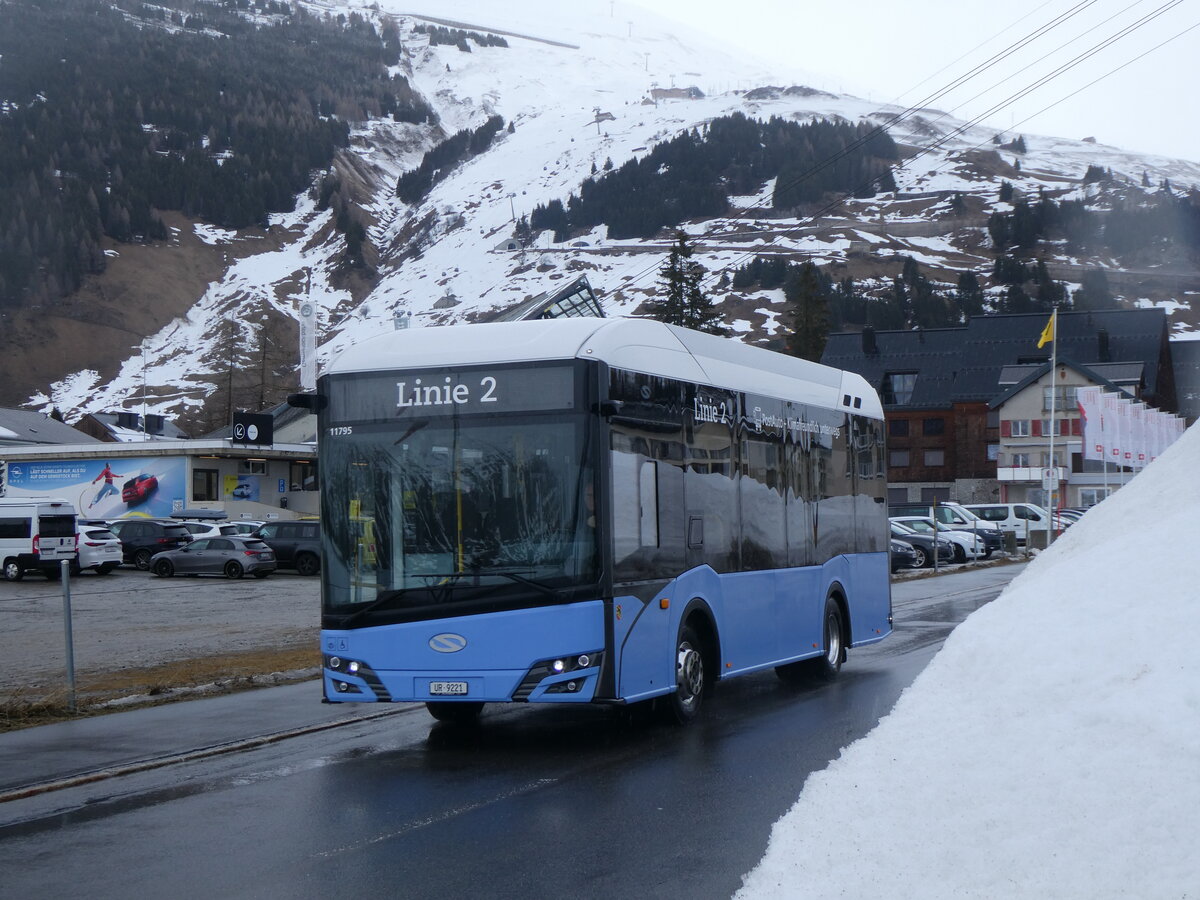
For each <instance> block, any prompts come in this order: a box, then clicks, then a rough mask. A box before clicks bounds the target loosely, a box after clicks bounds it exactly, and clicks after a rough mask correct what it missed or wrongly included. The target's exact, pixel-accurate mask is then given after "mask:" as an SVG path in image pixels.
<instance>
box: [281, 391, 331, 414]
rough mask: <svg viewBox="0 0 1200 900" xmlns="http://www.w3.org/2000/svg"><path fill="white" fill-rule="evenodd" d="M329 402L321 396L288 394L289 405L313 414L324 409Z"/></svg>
mask: <svg viewBox="0 0 1200 900" xmlns="http://www.w3.org/2000/svg"><path fill="white" fill-rule="evenodd" d="M327 402H328V400H327V399H326V398H325V397H323V396H321V395H320V394H288V398H287V405H288V406H294V407H296V408H297V409H307V410H311V411H312V412H317V411H318V410H321V409H324V408H325V404H326V403H327Z"/></svg>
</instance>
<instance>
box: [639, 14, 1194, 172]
mask: <svg viewBox="0 0 1200 900" xmlns="http://www.w3.org/2000/svg"><path fill="white" fill-rule="evenodd" d="M639 5H640V6H643V7H645V8H647V9H651V10H654V11H655V12H657V13H659V14H660V15H663V16H668V17H671V18H674V19H679V20H681V21H686V22H689V23H690V24H691V25H692V26H693V27H695V28H698V29H701V30H703V31H706V32H709V33H711V34H713V35H716V36H718V37H720V38H722V39H723V40H725V41H726V42H728V43H729V44H735V45H740V46H742V47H746V48H753V50H752V52H755V53H756V54H757V55H758V56H759V57H760V59H761V60H762V61H764V62H766V61H768V60H772V61H778V63H779V66H780V72H781V75H782V74H786V73H787V72H788V70H789V68H796V69H801V70H807V71H808V72H811V73H820V75H818V76H817V77H814V78H813V79H812V80H814V81H818V82H819V83H817V84H814V85H813V86H814V87H820V88H824V89H827V90H842V91H846V92H849V93H855V94H858V95H859V96H867V97H869V98H870V99H873V100H879V101H893V100H894V101H898V102H900V103H901V104H904V105H912V104H916V103H920V102H922V101H925V100H926V99H927V98H929V97H930V96H931V95H933V94H935V93H936V92H938V91H939V90H941V89H942V88H944V87H946V86H947V85H950V84H951V83H953V82H954V81H955V80H956V79H958V78H960V77H962V76H964V75H966V74H967V73H969V72H970V71H971V70H972V69H973V68H974V67H976V66H978V65H980V64H983V63H985V62H987V61H988V60H990V59H991V58H992V57H994V56H996V55H997V54H1003V53H1004V51H1005V50H1006V49H1007V48H1008V47H1009V46H1010V45H1012V44H1015V43H1018V42H1021V41H1023V40H1024V39H1026V38H1028V37H1030V36H1031V35H1033V34H1034V33H1035V32H1037V31H1039V29H1042V28H1044V27H1045V26H1047V25H1049V24H1050V23H1051V22H1052V21H1053V20H1055V19H1056V18H1058V17H1060V16H1065V17H1066V18H1064V21H1063V22H1062V24H1060V25H1058V26H1057V27H1054V28H1052V29H1050V30H1049V31H1047V32H1046V33H1045V34H1043V35H1042V36H1040V37H1037V38H1036V39H1034V40H1033V41H1031V42H1030V43H1028V44H1027V45H1026V46H1023V47H1021V48H1019V49H1017V50H1014V51H1013V52H1012V53H1010V54H1009V55H1008V56H1007V57H1006V58H1005V59H1003V60H1001V61H999V62H997V63H996V64H994V65H993V66H992V67H990V68H989V69H988V70H987V71H986V72H984V73H982V74H980V75H979V76H977V77H975V78H973V79H971V80H970V81H969V82H967V83H965V84H963V85H961V86H960V87H958V88H956V89H955V90H953V91H952V92H951V93H950V94H948V95H946V96H945V97H941V98H938V99H936V100H933V101H932V102H931V103H930V104H929V105H932V106H936V107H938V108H939V109H945V110H947V111H950V112H953V113H954V114H955V115H957V116H959V117H960V118H964V119H965V118H970V117H973V116H975V115H979V114H981V113H984V112H985V111H987V110H989V109H990V108H992V107H993V106H996V105H997V104H1000V103H1003V102H1004V101H1005V100H1006V99H1007V98H1008V97H1009V96H1010V95H1013V94H1016V93H1018V92H1020V91H1022V90H1023V89H1024V88H1026V87H1027V86H1029V85H1031V84H1032V83H1033V82H1035V81H1037V80H1039V79H1041V78H1043V77H1045V76H1050V75H1051V74H1052V73H1053V71H1054V70H1055V69H1057V68H1058V67H1060V66H1063V65H1066V64H1068V63H1070V62H1071V61H1072V60H1073V59H1075V58H1076V57H1079V56H1081V55H1086V54H1089V53H1090V51H1092V50H1093V48H1096V46H1097V45H1099V44H1102V43H1105V42H1107V41H1109V40H1110V39H1111V38H1113V37H1114V36H1115V35H1116V34H1117V33H1118V32H1120V31H1122V30H1123V29H1125V28H1128V27H1130V26H1133V25H1134V24H1135V23H1137V22H1138V20H1140V19H1142V18H1144V17H1148V16H1153V15H1154V14H1155V13H1156V12H1159V11H1160V10H1164V6H1165V7H1167V8H1166V9H1165V10H1164V11H1162V12H1161V14H1160V15H1158V17H1157V18H1154V19H1153V20H1152V21H1150V22H1148V23H1147V24H1145V25H1144V26H1142V27H1140V28H1137V29H1135V30H1133V31H1131V33H1130V34H1129V35H1128V36H1126V37H1123V38H1120V39H1118V40H1115V41H1113V42H1112V43H1111V44H1110V45H1109V46H1106V47H1104V48H1101V49H1098V50H1096V52H1095V53H1094V54H1092V55H1090V57H1089V58H1087V59H1084V60H1082V61H1080V62H1079V63H1078V64H1077V65H1075V66H1074V67H1073V68H1072V69H1071V70H1070V71H1068V72H1066V73H1064V74H1062V75H1059V76H1056V77H1054V78H1053V79H1052V80H1051V81H1049V82H1048V83H1047V84H1046V85H1045V86H1043V87H1040V88H1038V89H1036V90H1035V91H1033V92H1032V93H1030V94H1029V95H1028V96H1025V97H1022V98H1020V99H1017V100H1016V101H1014V102H1013V103H1012V104H1011V105H1010V106H1007V107H1005V108H1004V109H1002V110H999V111H997V112H995V113H992V114H990V115H988V116H987V118H986V119H985V121H986V122H988V123H990V124H992V125H994V126H995V127H996V128H998V129H1006V130H1009V129H1011V130H1016V131H1020V132H1024V133H1033V134H1050V135H1055V136H1059V137H1068V138H1082V137H1088V136H1092V137H1095V138H1096V139H1097V140H1098V141H1100V142H1101V143H1107V144H1113V145H1116V146H1118V147H1121V148H1123V149H1126V150H1137V151H1141V152H1148V153H1158V154H1162V155H1164V156H1176V157H1181V158H1184V159H1190V160H1200V125H1198V124H1197V123H1196V117H1195V116H1194V114H1193V113H1192V103H1191V102H1189V101H1190V90H1191V89H1192V88H1193V87H1194V86H1195V85H1196V84H1197V83H1200V27H1195V26H1198V25H1200V8H1198V7H1197V5H1196V4H1195V3H1189V2H1182V3H1177V4H1175V5H1172V2H1169V0H1010V2H1008V3H1004V4H987V5H986V7H985V5H984V4H983V3H980V2H979V0H903V2H900V0H846V2H838V3H835V2H832V0H738V2H736V3H731V2H728V0H623V2H622V3H620V4H619V7H623V8H624V13H625V14H626V15H629V16H630V17H633V18H636V14H637V11H636V9H635V8H634V7H636V6H639ZM1073 10H1077V11H1076V12H1075V13H1074V14H1073V15H1071V12H1072V11H1073ZM615 14H616V15H618V16H619V15H622V10H621V9H619V8H618V9H617V11H616V13H615ZM1192 28H1194V30H1191V31H1188V29H1192ZM1180 34H1181V36H1180V37H1178V38H1176V39H1175V40H1174V41H1172V42H1171V43H1168V44H1166V45H1165V46H1163V47H1161V48H1159V49H1157V50H1154V49H1152V48H1154V47H1155V45H1157V44H1160V43H1162V42H1163V41H1166V40H1168V39H1169V38H1171V37H1172V36H1174V35H1180ZM1141 54H1146V55H1145V56H1144V57H1143V58H1141V59H1136V57H1138V56H1139V55H1141ZM1126 63H1128V65H1125V64H1126ZM1122 66H1124V68H1120V70H1119V71H1116V72H1115V73H1114V74H1112V75H1111V76H1109V77H1107V78H1105V79H1104V80H1102V81H1099V82H1097V83H1096V84H1094V85H1092V86H1091V87H1084V86H1085V85H1087V84H1088V83H1089V82H1092V81H1094V80H1095V79H1097V78H1099V77H1101V76H1103V75H1104V74H1105V73H1107V72H1110V71H1112V70H1115V69H1118V68H1119V67H1122ZM1022 70H1023V71H1022ZM999 82H1003V83H1000V84H998V83H999ZM1080 88H1083V90H1081V91H1080V92H1079V93H1078V94H1076V95H1075V96H1074V97H1070V98H1069V99H1063V98H1065V97H1067V95H1069V94H1071V93H1073V92H1075V91H1077V90H1079V89H1080ZM977 95H978V96H977ZM922 105H924V104H922ZM1046 107H1051V108H1050V109H1047V110H1046V111H1045V112H1041V110H1043V109H1045V108H1046Z"/></svg>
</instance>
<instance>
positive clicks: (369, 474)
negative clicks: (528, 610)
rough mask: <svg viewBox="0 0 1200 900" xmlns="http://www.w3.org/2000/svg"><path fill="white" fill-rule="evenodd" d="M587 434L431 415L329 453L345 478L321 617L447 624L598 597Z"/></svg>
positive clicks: (330, 444)
mask: <svg viewBox="0 0 1200 900" xmlns="http://www.w3.org/2000/svg"><path fill="white" fill-rule="evenodd" d="M586 423H587V417H586V416H584V415H581V414H579V413H577V412H575V413H569V414H566V415H558V416H553V417H550V416H545V415H540V416H538V415H530V416H520V415H506V416H503V417H493V416H484V415H475V416H437V417H430V418H424V419H422V418H413V419H410V420H407V421H405V422H402V423H399V425H397V424H387V425H385V424H369V425H355V426H354V427H353V429H352V433H350V434H345V435H339V436H337V438H336V440H329V441H326V442H323V444H322V448H321V450H322V466H323V467H324V468H325V469H326V471H336V472H338V473H339V476H340V477H339V479H338V480H337V485H338V490H336V491H334V490H328V491H327V492H326V494H325V496H324V498H323V509H322V520H323V522H324V526H323V533H324V540H325V566H324V573H325V574H324V577H325V585H324V587H325V590H324V591H323V596H324V603H325V608H326V612H328V613H334V614H337V615H347V614H354V615H356V616H357V615H359V614H365V613H367V612H372V613H375V614H377V615H381V614H383V613H384V612H385V611H392V612H393V613H394V615H393V616H388V617H387V618H395V619H396V620H397V621H400V620H406V619H414V618H430V617H441V616H447V615H457V614H463V613H467V612H480V611H485V610H488V609H498V608H513V607H516V606H522V605H537V604H544V603H553V602H561V601H564V600H568V599H572V598H573V596H574V591H573V589H574V588H578V587H582V586H586V585H594V584H595V582H596V578H597V549H596V548H597V544H596V538H595V526H596V516H595V511H594V499H593V498H594V488H595V485H594V483H593V471H592V467H591V465H590V462H589V460H588V452H587V440H586V427H587V425H586ZM326 486H327V488H328V487H329V485H328V484H327V485H326Z"/></svg>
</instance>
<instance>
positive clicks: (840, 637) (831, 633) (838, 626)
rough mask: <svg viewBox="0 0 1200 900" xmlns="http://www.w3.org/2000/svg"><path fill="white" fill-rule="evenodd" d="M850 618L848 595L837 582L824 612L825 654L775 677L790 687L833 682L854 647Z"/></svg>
mask: <svg viewBox="0 0 1200 900" xmlns="http://www.w3.org/2000/svg"><path fill="white" fill-rule="evenodd" d="M850 643H851V636H850V616H849V613H848V610H847V605H846V592H845V590H844V589H843V588H842V586H841V584H839V583H837V582H834V583H833V584H832V585H830V587H829V590H828V592H827V593H826V594H825V604H824V607H823V608H822V611H821V653H820V655H818V656H813V657H810V658H808V659H802V660H800V661H799V662H794V663H786V664H785V665H782V666H776V667H775V674H776V675H778V676H779V679H780V680H781V681H785V682H787V683H788V684H796V683H803V682H809V681H814V680H815V681H833V680H834V679H836V678H837V676H838V674H839V673H840V672H841V670H842V664H843V663H845V661H846V651H847V649H848V648H849V647H850Z"/></svg>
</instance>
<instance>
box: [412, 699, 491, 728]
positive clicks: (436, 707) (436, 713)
mask: <svg viewBox="0 0 1200 900" xmlns="http://www.w3.org/2000/svg"><path fill="white" fill-rule="evenodd" d="M425 708H426V709H427V710H429V714H430V715H431V716H433V717H434V718H435V719H437V720H438V721H439V722H453V723H455V724H458V725H465V724H468V723H470V722H474V721H475V720H477V719H478V718H479V714H480V713H481V712H482V711H483V704H482V703H453V702H450V701H447V700H430V701H428V702H427V703H426V704H425Z"/></svg>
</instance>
